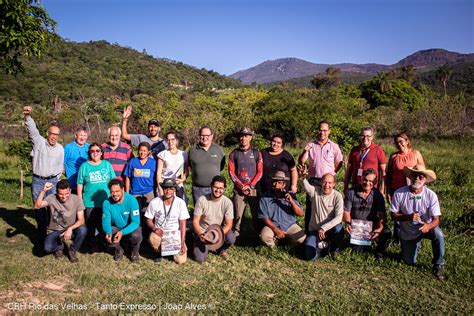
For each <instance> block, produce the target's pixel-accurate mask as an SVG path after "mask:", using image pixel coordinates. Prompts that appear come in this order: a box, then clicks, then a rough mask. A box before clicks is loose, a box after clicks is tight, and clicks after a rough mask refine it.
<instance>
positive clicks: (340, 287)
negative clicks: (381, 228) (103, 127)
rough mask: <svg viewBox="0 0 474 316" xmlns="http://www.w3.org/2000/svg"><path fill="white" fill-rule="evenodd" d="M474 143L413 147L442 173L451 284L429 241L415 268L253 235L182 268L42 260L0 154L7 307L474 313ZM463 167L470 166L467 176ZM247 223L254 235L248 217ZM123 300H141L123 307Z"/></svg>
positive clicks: (0, 256) (27, 212)
mask: <svg viewBox="0 0 474 316" xmlns="http://www.w3.org/2000/svg"><path fill="white" fill-rule="evenodd" d="M473 143H474V141H473V140H472V139H461V140H438V141H436V142H428V141H426V142H425V141H420V142H418V143H416V144H415V145H416V148H418V149H420V150H421V152H422V154H423V155H424V157H425V159H426V161H427V165H428V167H430V168H433V169H435V170H436V171H437V173H438V175H439V178H440V180H439V181H437V182H436V183H433V184H432V185H430V187H431V188H432V189H433V190H434V191H435V192H437V193H438V195H439V197H440V201H441V205H442V213H443V222H442V228H443V230H444V232H445V235H446V262H447V265H446V272H447V275H448V279H447V280H446V281H444V282H441V281H438V280H436V279H435V278H434V277H433V276H432V275H431V255H432V253H431V247H430V243H429V241H424V242H423V249H422V252H421V254H420V256H419V260H418V261H419V265H418V266H417V267H409V266H407V265H405V264H403V263H401V262H400V260H399V258H398V253H399V247H398V246H395V245H390V247H389V249H388V255H389V258H388V259H386V260H385V261H384V262H383V263H380V264H379V263H377V262H376V261H375V260H374V259H373V257H372V256H370V255H360V254H353V253H351V252H350V251H349V250H346V251H344V253H343V254H342V255H341V256H340V257H337V258H335V259H332V258H329V257H325V258H322V259H321V260H318V261H317V262H306V261H303V260H301V259H299V258H298V253H295V252H294V251H292V250H290V249H288V247H286V246H283V247H280V248H278V249H275V250H270V249H267V248H264V247H263V246H260V245H259V244H258V242H255V241H251V238H250V237H247V238H245V239H244V244H241V245H237V246H235V247H233V248H231V256H230V258H229V259H228V260H223V259H221V258H220V257H217V256H215V255H212V254H211V255H209V258H208V260H207V261H206V262H205V263H204V264H198V263H196V262H195V261H193V260H190V259H189V260H188V262H186V263H185V264H184V265H180V266H178V265H176V264H174V263H173V262H171V261H168V260H164V261H162V263H161V264H160V265H154V264H153V262H152V261H151V260H150V259H149V257H147V255H146V254H145V257H142V258H141V260H140V262H139V263H138V264H131V263H130V261H129V260H127V259H124V260H123V261H121V262H119V263H116V262H114V261H113V258H112V256H111V255H108V254H104V253H102V254H98V255H95V256H90V255H87V254H82V253H81V254H79V259H80V261H79V263H78V264H74V265H72V264H70V263H69V262H68V261H67V259H66V258H61V259H58V260H56V259H54V258H53V257H52V256H46V257H36V256H34V255H33V254H32V242H31V239H32V236H33V234H34V227H35V226H34V225H35V224H34V223H35V222H34V219H33V211H32V209H31V201H30V199H31V197H30V195H29V192H28V191H29V188H28V187H27V188H25V193H27V194H25V197H24V198H23V200H19V198H18V188H17V183H18V180H17V173H18V172H17V169H15V168H16V166H15V163H16V162H15V158H14V157H5V156H1V155H0V165H1V166H2V168H1V170H0V186H1V187H0V188H1V192H2V195H1V202H0V231H3V232H6V233H5V234H3V233H2V234H1V235H0V271H2V272H1V273H0V288H1V289H2V290H0V303H1V306H3V310H1V312H2V313H3V312H6V311H8V310H9V308H10V311H13V310H12V308H14V307H15V305H13V303H27V304H28V303H31V304H32V305H31V306H28V305H26V306H25V308H24V309H22V310H18V309H17V311H22V312H23V313H25V312H39V310H38V309H36V310H35V309H34V308H38V305H35V304H43V306H44V304H46V303H50V304H57V305H51V306H53V307H54V306H56V307H57V308H58V309H59V310H60V311H61V310H62V306H61V305H59V304H61V303H76V304H85V305H87V308H88V309H87V312H88V313H89V314H91V313H96V312H108V313H113V314H116V313H130V312H137V311H138V310H137V308H139V306H138V305H137V304H149V305H148V306H141V307H142V308H153V307H155V308H156V309H155V310H151V311H150V310H148V311H146V310H142V311H141V312H144V313H146V312H149V313H151V312H157V311H161V312H165V311H174V310H178V311H180V312H187V313H190V312H197V310H193V309H190V308H191V307H192V306H191V305H190V304H195V305H197V304H203V305H200V306H199V307H200V308H202V309H201V312H204V313H229V312H230V313H272V314H277V313H286V314H294V313H324V314H329V313H338V314H350V313H364V314H367V313H369V314H394V313H397V314H398V313H407V314H408V313H422V314H428V313H430V314H431V313H436V314H441V313H450V314H453V313H460V314H473V312H474V304H473V302H472V294H473V288H472V285H473V282H472V280H473V262H474V258H473V253H474V251H473V250H474V249H473V235H472V231H473V230H472V228H473V225H472V211H473V199H472V197H473V184H472V178H473V171H472V170H473V167H474V166H473V161H474V159H473V158H474V157H473V153H472V150H471V148H472V147H473V146H472V145H473ZM384 148H385V149H386V150H387V152H391V151H393V150H394V148H393V147H390V145H384ZM4 164H7V166H8V168H4V167H3V166H4ZM460 168H461V169H462V170H465V172H464V173H462V175H460V174H459V171H458V170H459V169H460ZM341 172H342V171H341ZM464 174H467V176H465V175H464ZM459 177H461V178H462V179H460V178H459ZM463 177H464V178H463ZM28 181H29V179H28ZM28 181H27V184H29V182H28ZM339 185H340V184H339ZM227 194H230V191H229V190H228V191H227ZM302 196H303V195H302V194H300V197H302ZM302 201H304V199H302ZM245 225H246V226H245V227H244V228H247V229H248V230H247V231H249V232H250V223H249V219H247V222H245ZM97 303H99V305H97ZM120 303H123V304H135V305H131V306H128V307H127V306H125V305H122V307H123V309H120V308H121V306H120ZM100 304H109V305H100ZM113 304H115V305H113ZM152 304H155V306H153V305H152ZM186 304H188V305H186ZM16 306H17V308H20V307H21V305H16ZM23 306H24V305H23ZM76 307H77V306H76ZM101 307H102V309H101ZM107 307H108V309H107ZM114 307H115V308H117V309H115V310H114V309H112V308H114ZM28 308H29V309H28ZM132 308H135V309H132ZM76 311H77V312H80V311H79V310H76ZM139 312H140V311H139Z"/></svg>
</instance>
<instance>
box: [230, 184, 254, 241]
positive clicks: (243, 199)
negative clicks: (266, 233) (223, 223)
mask: <svg viewBox="0 0 474 316" xmlns="http://www.w3.org/2000/svg"><path fill="white" fill-rule="evenodd" d="M232 202H233V205H234V231H236V232H237V233H239V234H240V229H241V227H240V225H241V224H242V218H243V217H244V212H245V206H246V205H247V204H248V205H249V207H250V213H251V215H252V224H253V227H254V229H255V230H257V231H258V197H257V196H249V195H244V194H243V193H242V192H241V191H240V190H234V195H233V197H232Z"/></svg>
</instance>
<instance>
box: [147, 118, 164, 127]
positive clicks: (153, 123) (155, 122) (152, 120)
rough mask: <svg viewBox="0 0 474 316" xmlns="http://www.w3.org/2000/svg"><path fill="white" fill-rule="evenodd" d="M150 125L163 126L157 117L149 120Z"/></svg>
mask: <svg viewBox="0 0 474 316" xmlns="http://www.w3.org/2000/svg"><path fill="white" fill-rule="evenodd" d="M150 125H156V126H158V127H159V126H161V124H160V122H159V121H158V120H157V119H151V120H149V121H148V126H150Z"/></svg>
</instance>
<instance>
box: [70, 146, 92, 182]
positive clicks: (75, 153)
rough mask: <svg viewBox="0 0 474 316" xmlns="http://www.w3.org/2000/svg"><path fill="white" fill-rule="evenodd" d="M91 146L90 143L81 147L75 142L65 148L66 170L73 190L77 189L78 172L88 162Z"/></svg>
mask: <svg viewBox="0 0 474 316" xmlns="http://www.w3.org/2000/svg"><path fill="white" fill-rule="evenodd" d="M89 146H90V144H89V143H85V144H84V145H83V146H79V145H78V144H77V143H76V142H75V141H72V142H70V143H69V144H67V145H66V146H64V169H65V171H66V177H67V181H68V182H69V185H70V186H71V189H72V190H75V189H76V188H77V172H78V171H79V168H80V167H81V165H82V164H83V163H84V162H86V161H87V158H88V156H87V153H88V151H89Z"/></svg>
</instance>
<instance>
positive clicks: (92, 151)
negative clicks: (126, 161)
mask: <svg viewBox="0 0 474 316" xmlns="http://www.w3.org/2000/svg"><path fill="white" fill-rule="evenodd" d="M89 152H90V153H91V154H93V153H101V152H102V150H100V149H91V150H89Z"/></svg>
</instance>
